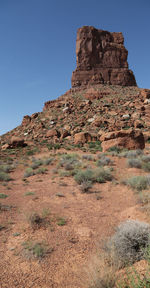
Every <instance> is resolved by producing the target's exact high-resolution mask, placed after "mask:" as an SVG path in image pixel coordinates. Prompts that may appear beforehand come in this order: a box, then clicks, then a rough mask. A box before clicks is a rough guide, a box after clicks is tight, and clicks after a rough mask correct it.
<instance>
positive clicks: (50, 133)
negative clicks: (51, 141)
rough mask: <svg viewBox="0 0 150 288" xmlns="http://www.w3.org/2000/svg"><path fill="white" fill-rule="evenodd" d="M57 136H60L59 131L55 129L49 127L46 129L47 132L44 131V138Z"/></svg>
mask: <svg viewBox="0 0 150 288" xmlns="http://www.w3.org/2000/svg"><path fill="white" fill-rule="evenodd" d="M53 137H55V138H59V137H60V132H59V131H58V130H57V129H55V128H54V129H51V130H48V131H47V133H46V138H53Z"/></svg>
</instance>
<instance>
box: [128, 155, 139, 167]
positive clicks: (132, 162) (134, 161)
mask: <svg viewBox="0 0 150 288" xmlns="http://www.w3.org/2000/svg"><path fill="white" fill-rule="evenodd" d="M127 165H128V167H131V168H139V169H140V168H142V163H141V160H140V159H134V158H131V159H128V160H127Z"/></svg>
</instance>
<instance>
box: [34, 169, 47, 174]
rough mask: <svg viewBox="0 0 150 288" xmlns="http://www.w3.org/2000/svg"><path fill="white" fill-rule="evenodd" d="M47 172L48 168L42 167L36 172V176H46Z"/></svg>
mask: <svg viewBox="0 0 150 288" xmlns="http://www.w3.org/2000/svg"><path fill="white" fill-rule="evenodd" d="M46 172H47V168H45V167H40V168H39V169H37V170H36V171H35V174H45V173H46Z"/></svg>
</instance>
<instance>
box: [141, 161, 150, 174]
mask: <svg viewBox="0 0 150 288" xmlns="http://www.w3.org/2000/svg"><path fill="white" fill-rule="evenodd" d="M142 168H143V170H144V171H146V172H150V162H146V163H143V165H142Z"/></svg>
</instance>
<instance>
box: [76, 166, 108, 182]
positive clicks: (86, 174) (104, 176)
mask: <svg viewBox="0 0 150 288" xmlns="http://www.w3.org/2000/svg"><path fill="white" fill-rule="evenodd" d="M74 179H75V181H76V182H77V183H78V184H80V185H81V184H82V183H84V182H87V181H89V182H92V183H94V182H98V183H105V182H106V181H111V180H112V179H113V176H112V174H111V171H110V169H104V168H103V167H100V168H96V169H92V170H91V169H87V170H79V171H78V172H77V174H76V175H75V176H74Z"/></svg>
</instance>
